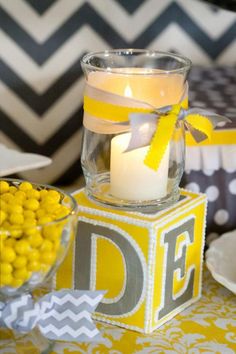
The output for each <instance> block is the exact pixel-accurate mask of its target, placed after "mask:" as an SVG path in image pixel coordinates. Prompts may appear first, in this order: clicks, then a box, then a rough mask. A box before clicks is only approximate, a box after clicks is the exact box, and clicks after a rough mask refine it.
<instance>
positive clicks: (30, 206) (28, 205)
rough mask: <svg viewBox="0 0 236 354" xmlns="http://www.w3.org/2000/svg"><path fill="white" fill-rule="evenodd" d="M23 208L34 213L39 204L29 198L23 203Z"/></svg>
mask: <svg viewBox="0 0 236 354" xmlns="http://www.w3.org/2000/svg"><path fill="white" fill-rule="evenodd" d="M24 207H25V208H26V209H29V210H33V211H35V210H37V209H38V208H39V202H38V201H37V199H33V198H31V199H28V200H26V201H25V202H24Z"/></svg>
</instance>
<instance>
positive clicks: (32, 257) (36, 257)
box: [28, 249, 40, 261]
mask: <svg viewBox="0 0 236 354" xmlns="http://www.w3.org/2000/svg"><path fill="white" fill-rule="evenodd" d="M39 257H40V253H39V251H38V250H36V249H33V250H32V251H31V252H30V253H29V254H28V258H29V259H30V260H34V261H38V260H39Z"/></svg>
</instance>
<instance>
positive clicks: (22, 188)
mask: <svg viewBox="0 0 236 354" xmlns="http://www.w3.org/2000/svg"><path fill="white" fill-rule="evenodd" d="M31 189H33V186H32V184H31V183H29V182H22V183H21V184H20V186H19V190H20V191H22V192H27V191H29V190H31Z"/></svg>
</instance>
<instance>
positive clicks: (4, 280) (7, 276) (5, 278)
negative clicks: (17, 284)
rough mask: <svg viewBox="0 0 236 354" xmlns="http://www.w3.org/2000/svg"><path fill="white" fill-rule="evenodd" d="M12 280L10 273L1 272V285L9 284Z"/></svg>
mask: <svg viewBox="0 0 236 354" xmlns="http://www.w3.org/2000/svg"><path fill="white" fill-rule="evenodd" d="M12 280H13V277H12V275H11V274H1V279H0V283H1V284H2V285H10V284H11V282H12Z"/></svg>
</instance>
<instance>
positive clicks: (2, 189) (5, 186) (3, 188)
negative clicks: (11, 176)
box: [0, 181, 9, 194]
mask: <svg viewBox="0 0 236 354" xmlns="http://www.w3.org/2000/svg"><path fill="white" fill-rule="evenodd" d="M8 191H9V183H7V182H6V181H0V194H3V193H6V192H8Z"/></svg>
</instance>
